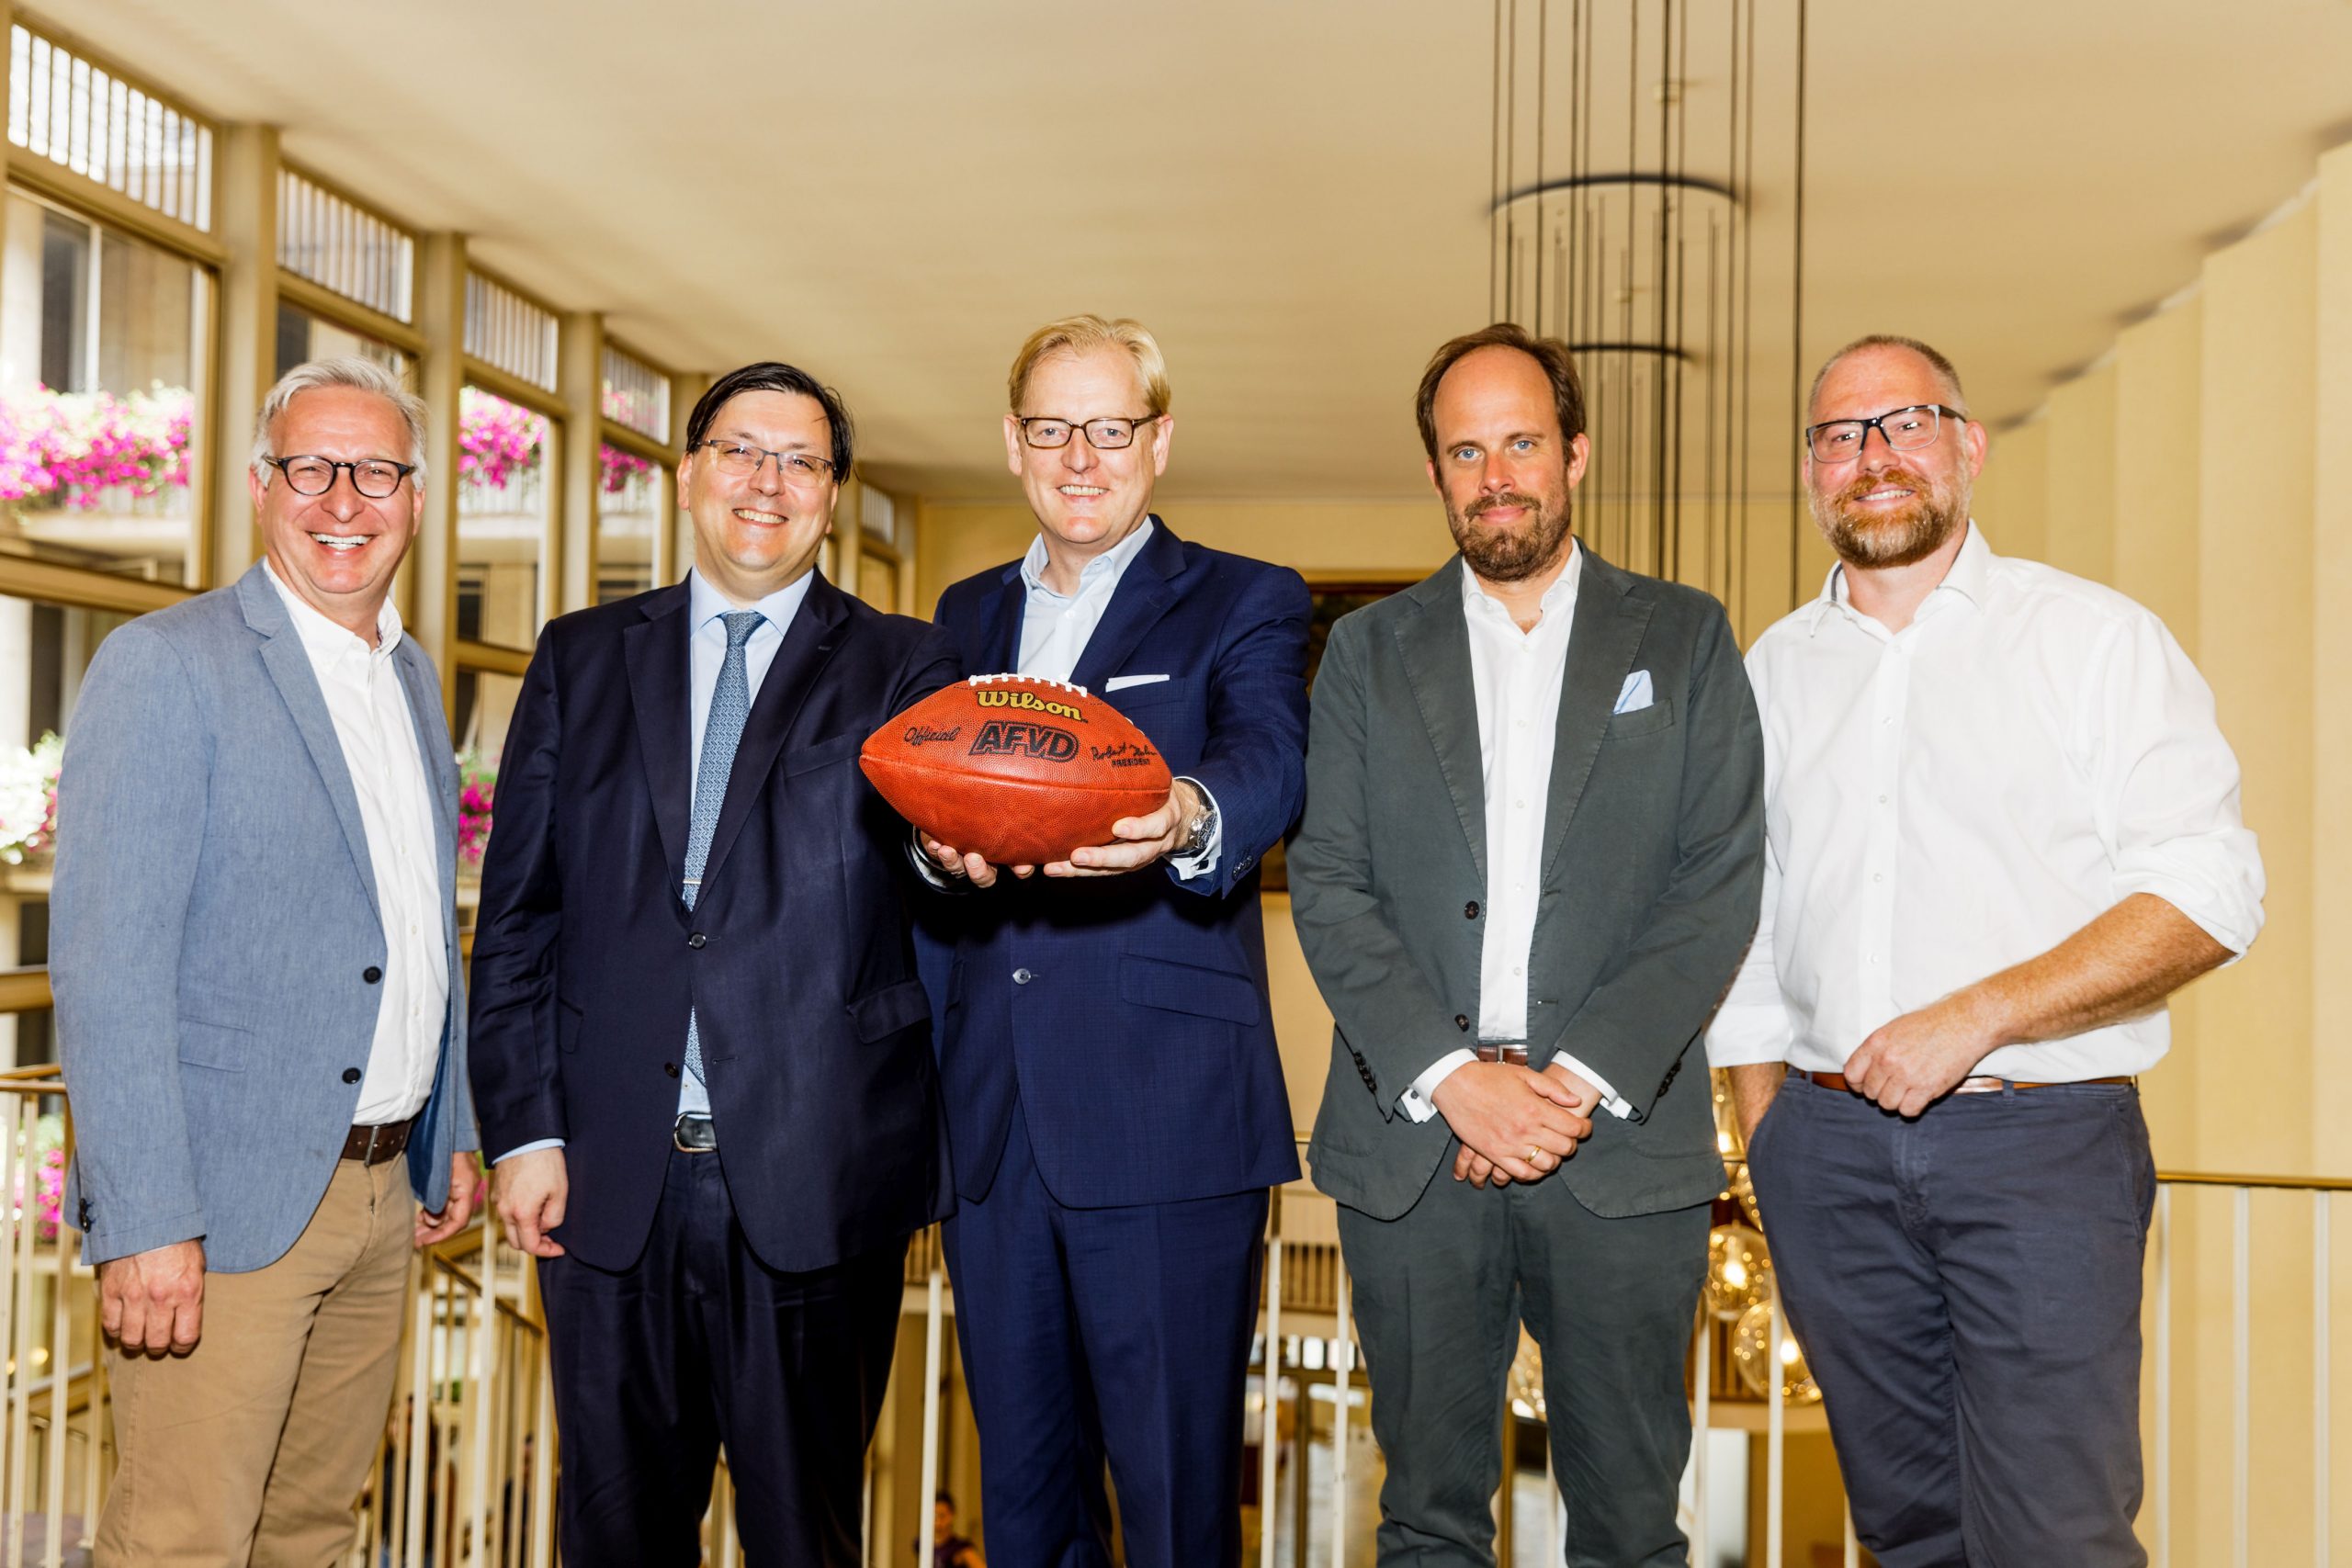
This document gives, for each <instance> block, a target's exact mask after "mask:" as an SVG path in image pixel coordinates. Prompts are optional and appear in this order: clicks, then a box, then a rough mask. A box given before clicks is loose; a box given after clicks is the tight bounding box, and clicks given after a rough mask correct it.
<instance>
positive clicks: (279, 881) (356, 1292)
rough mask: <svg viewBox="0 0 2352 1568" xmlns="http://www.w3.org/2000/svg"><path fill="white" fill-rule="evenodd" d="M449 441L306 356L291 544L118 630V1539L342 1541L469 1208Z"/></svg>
mask: <svg viewBox="0 0 2352 1568" xmlns="http://www.w3.org/2000/svg"><path fill="white" fill-rule="evenodd" d="M423 465H424V405H423V404H422V403H421V402H419V401H418V400H416V399H415V398H414V397H413V396H411V395H410V394H409V393H407V392H405V391H403V390H401V387H400V384H399V383H398V382H397V381H395V380H393V379H392V378H391V377H390V375H388V374H386V373H385V372H384V371H383V370H382V369H381V368H380V367H377V366H375V365H371V364H369V363H368V362H367V361H365V360H358V359H335V360H325V361H321V362H319V363H316V364H311V365H304V366H300V367H297V368H295V369H294V370H292V371H289V372H288V374H287V376H286V377H285V378H284V379H282V380H280V381H279V382H278V384H277V386H276V387H275V388H273V389H271V390H270V393H269V395H268V397H267V398H266V400H264V402H263V404H262V408H261V412H260V417H259V420H258V422H257V430H256V434H255V439H254V461H253V474H252V479H251V493H252V496H253V502H254V512H255V513H256V514H257V520H258V522H259V525H260V532H261V536H262V541H263V546H264V549H265V552H266V553H265V555H264V558H263V559H262V561H261V562H260V563H259V564H257V565H255V566H254V568H253V569H252V570H249V571H247V572H246V573H245V574H244V575H243V577H242V578H240V579H239V580H238V581H236V582H234V583H232V584H230V585H229V586H227V587H224V588H220V589H216V590H214V591H213V592H209V593H205V594H200V595H198V596H197V597H195V598H193V599H190V600H188V601H187V602H186V603H184V604H175V605H174V606H172V607H171V608H169V609H166V610H160V611H157V612H156V613H154V614H153V615H145V616H141V618H140V619H139V620H137V621H134V622H133V623H131V624H130V626H125V627H123V628H122V629H121V630H120V631H118V632H116V633H115V634H114V635H113V636H112V637H108V638H107V642H106V644H105V646H104V647H103V648H101V649H99V651H98V656H97V658H96V660H95V661H94V662H93V663H92V665H91V667H90V672H89V676H88V679H87V680H86V682H85V684H84V686H83V691H82V696H81V700H80V704H79V705H78V706H77V707H76V709H75V712H74V732H73V734H72V736H71V737H70V739H68V742H67V745H66V751H65V768H64V773H63V775H62V778H61V780H60V782H59V805H58V822H59V827H60V829H61V839H60V843H59V851H58V865H57V886H56V890H55V894H54V899H53V903H54V909H55V919H56V926H55V938H56V940H55V944H54V951H55V953H56V961H55V964H54V967H53V980H54V983H55V986H56V988H57V1010H58V1018H59V1022H60V1041H61V1043H62V1047H63V1060H64V1068H65V1078H66V1083H67V1086H68V1087H69V1089H71V1091H72V1097H73V1107H74V1122H75V1132H76V1134H77V1144H76V1147H75V1151H74V1193H73V1203H74V1215H75V1221H76V1224H77V1225H78V1226H79V1228H80V1229H81V1230H82V1231H83V1232H84V1233H85V1256H86V1257H87V1258H89V1260H90V1261H91V1262H93V1263H95V1264H96V1268H97V1288H98V1311H99V1321H100V1325H101V1326H102V1327H103V1328H104V1329H105V1331H106V1332H107V1335H108V1336H109V1337H111V1338H113V1339H114V1341H115V1343H116V1346H117V1349H116V1351H115V1353H114V1354H113V1355H112V1356H110V1357H109V1359H108V1362H107V1370H108V1373H109V1376H110V1377H111V1378H112V1380H113V1386H114V1430H115V1442H116V1448H117V1451H118V1453H119V1457H120V1461H121V1468H120V1470H119V1472H118V1473H117V1474H116V1476H115V1481H114V1488H113V1491H112V1493H111V1495H109V1497H108V1499H107V1510H106V1515H105V1517H104V1518H103V1519H102V1520H101V1521H100V1524H99V1529H98V1538H97V1554H98V1561H100V1562H107V1563H125V1564H128V1563H139V1564H142V1565H145V1564H158V1563H191V1564H193V1563H205V1564H214V1563H223V1562H246V1561H248V1559H249V1558H250V1560H251V1561H253V1562H268V1563H273V1564H289V1565H290V1564H300V1563H318V1564H323V1563H327V1562H334V1561H336V1560H338V1559H339V1558H340V1557H341V1556H342V1555H343V1553H344V1551H345V1550H346V1549H347V1548H348V1547H349V1544H350V1541H351V1537H352V1529H353V1522H352V1513H351V1506H352V1501H353V1499H354V1498H355V1497H356V1496H357V1495H358V1492H359V1486H360V1482H361V1480H362V1478H363V1477H364V1476H365V1475H366V1473H367V1471H368V1463H369V1461H370V1460H371V1458H372V1457H373V1455H374V1453H375V1451H376V1447H377V1444H378V1442H379V1438H380V1437H381V1434H382V1431H383V1427H384V1414H385V1410H386V1407H387V1405H388V1404H390V1399H391V1392H392V1382H393V1373H394V1371H395V1362H396V1360H397V1358H398V1352H399V1346H400V1337H401V1301H402V1298H403V1294H404V1292H405V1291H406V1288H407V1280H408V1254H409V1250H410V1248H411V1247H412V1246H416V1247H422V1246H425V1245H427V1244H429V1243H432V1242H435V1241H437V1240H440V1239H442V1238H443V1237H446V1236H448V1235H453V1234H454V1233H456V1232H457V1231H458V1229H459V1228H460V1227H462V1226H463V1225H464V1224H466V1222H467V1220H468V1218H469V1216H470V1214H471V1213H472V1210H473V1201H474V1196H475V1190H476V1188H477V1186H478V1185H479V1180H480V1179H479V1176H478V1174H477V1171H476V1166H475V1160H474V1156H473V1154H472V1153H471V1151H472V1149H473V1147H474V1145H475V1138H474V1125H473V1112H472V1109H471V1105H470V1103H469V1100H468V1097H467V1090H466V1071H465V1056H464V1041H465V1033H464V1026H463V1007H462V997H461V987H460V985H459V982H458V968H457V963H458V946H457V924H456V915H455V902H454V895H455V877H456V865H457V859H456V856H457V839H456V834H457V793H458V780H457V769H456V765H455V761H454V759H453V758H452V756H451V753H450V746H449V731H448V726H447V722H446V720H445V719H444V717H443V715H442V709H441V682H440V681H439V679H438V678H437V677H436V676H435V673H434V671H433V665H432V662H431V660H428V659H427V658H426V657H425V655H424V652H423V651H422V650H421V649H418V648H417V646H416V645H415V643H414V642H413V640H412V639H410V638H408V637H404V636H403V635H402V634H401V617H400V613H399V611H397V610H396V609H394V608H393V606H392V604H391V600H390V590H391V585H392V577H393V573H394V571H395V570H396V569H397V568H398V567H399V565H400V561H401V557H402V556H403V555H404V554H405V553H406V552H407V550H408V547H409V544H410V541H411V540H413V538H414V537H415V536H416V529H417V520H418V517H419V515H420V513H421V509H422V507H421V502H420V501H419V499H418V493H417V492H418V481H419V479H421V478H422V477H423V476H422V469H423ZM402 1156H405V1158H403V1157H402ZM420 1204H422V1206H423V1208H424V1211H425V1212H424V1213H419V1207H420Z"/></svg>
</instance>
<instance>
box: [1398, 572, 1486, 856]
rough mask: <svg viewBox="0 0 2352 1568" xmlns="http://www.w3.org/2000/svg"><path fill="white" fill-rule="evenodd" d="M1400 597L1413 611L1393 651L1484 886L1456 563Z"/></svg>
mask: <svg viewBox="0 0 2352 1568" xmlns="http://www.w3.org/2000/svg"><path fill="white" fill-rule="evenodd" d="M1405 592H1406V595H1407V597H1408V598H1410V599H1411V600H1413V602H1414V603H1415V604H1417V605H1419V610H1418V612H1417V613H1416V614H1413V615H1407V616H1405V617H1403V618H1402V619H1401V620H1399V621H1398V622H1397V631H1396V637H1397V652H1398V653H1400V654H1401V655H1403V657H1404V660H1405V678H1406V679H1407V680H1408V681H1409V682H1411V683H1412V687H1413V702H1414V705H1416V706H1417V707H1419V709H1420V714H1421V723H1422V725H1423V726H1425V727H1426V728H1428V730H1429V732H1430V746H1431V747H1433V748H1434V749H1435V750H1436V751H1437V764H1438V771H1439V772H1440V773H1442V774H1443V775H1444V778H1445V789H1446V793H1447V794H1448V795H1451V796H1452V797H1453V814H1454V816H1455V817H1457V818H1460V820H1461V823H1462V832H1463V836H1464V838H1466V839H1468V840H1470V858H1471V859H1472V860H1473V861H1474V862H1476V864H1477V867H1478V880H1479V881H1480V882H1481V883H1484V882H1486V881H1487V785H1486V770H1485V765H1484V753H1483V749H1482V748H1481V747H1480V745H1479V741H1478V690H1477V687H1476V684H1475V683H1474V682H1473V681H1472V680H1471V675H1470V626H1469V623H1468V622H1467V621H1465V620H1464V618H1463V614H1462V558H1461V557H1459V556H1456V557H1454V558H1453V559H1452V560H1449V561H1447V562H1446V563H1445V565H1443V566H1442V567H1440V568H1439V569H1438V570H1437V573H1436V575H1434V576H1432V577H1430V578H1427V579H1424V580H1423V581H1420V582H1418V583H1416V584H1414V585H1413V586H1412V587H1410V588H1408V589H1407V590H1405Z"/></svg>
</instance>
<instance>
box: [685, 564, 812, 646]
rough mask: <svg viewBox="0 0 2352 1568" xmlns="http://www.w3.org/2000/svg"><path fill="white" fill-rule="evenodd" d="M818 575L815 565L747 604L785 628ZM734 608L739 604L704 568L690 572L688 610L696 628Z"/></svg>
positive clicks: (777, 628) (777, 627)
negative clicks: (713, 582) (715, 584)
mask: <svg viewBox="0 0 2352 1568" xmlns="http://www.w3.org/2000/svg"><path fill="white" fill-rule="evenodd" d="M816 576H817V569H816V568H814V567H811V568H809V570H807V571H804V572H802V573H801V574H800V575H799V576H798V577H796V578H794V579H793V580H792V581H790V582H787V583H786V584H785V585H784V586H783V587H782V588H779V589H777V590H776V591H775V592H773V593H771V594H769V595H768V596H767V597H766V598H764V599H762V600H760V601H758V602H757V603H756V604H749V605H746V606H745V608H747V609H752V610H757V611H758V612H759V613H760V614H761V615H764V616H766V617H767V620H768V624H769V625H771V626H775V629H776V630H777V631H779V632H781V631H783V630H784V629H785V628H786V627H787V626H791V625H792V617H793V616H794V615H796V614H797V613H798V611H799V609H800V602H801V601H802V600H803V599H806V598H808V597H809V583H810V582H811V581H815V579H816ZM734 609H735V606H734V605H733V604H729V603H728V602H727V595H725V594H724V593H721V592H719V591H718V589H716V588H713V587H712V586H711V585H710V582H709V580H707V578H705V577H704V576H703V574H702V569H701V568H699V567H697V568H695V569H694V570H691V571H689V572H687V573H686V610H687V613H688V614H689V615H692V616H693V617H694V626H693V629H694V630H695V631H700V630H702V628H703V626H704V625H705V624H706V623H707V622H709V621H712V620H715V619H717V618H718V616H720V615H728V614H730V613H732V612H733V610H734ZM755 629H756V628H755Z"/></svg>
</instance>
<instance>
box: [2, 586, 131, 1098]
mask: <svg viewBox="0 0 2352 1568" xmlns="http://www.w3.org/2000/svg"><path fill="white" fill-rule="evenodd" d="M129 619H130V616H128V615H114V614H110V613H107V612H104V611H98V610H75V609H69V608H67V607H65V606H64V605H62V604H39V603H36V602H34V601H32V600H29V599H13V598H6V597H0V969H25V968H38V967H40V965H42V964H47V963H48V962H49V879H50V870H51V864H52V861H53V854H54V851H55V847H56V844H55V834H56V813H57V763H58V758H59V756H60V754H61V752H62V750H63V745H62V739H61V737H62V736H63V735H64V733H65V730H66V726H67V723H68V720H69V719H70V718H71V716H72V715H73V711H74V701H75V699H77V698H78V697H79V696H80V695H81V692H82V677H83V674H84V673H85V671H87V670H88V669H89V667H90V659H91V657H92V656H93V655H94V654H96V652H97V649H98V644H99V642H100V641H101V640H103V639H104V638H105V637H106V636H107V633H109V632H111V631H113V630H114V629H115V627H117V626H121V625H122V624H123V623H124V622H125V621H128V620H129ZM56 1059H57V1055H56V1047H55V1044H54V1043H53V1039H52V1037H51V1032H50V1029H49V1019H48V1014H46V1013H18V1014H16V1015H14V1017H13V1018H11V1017H10V1016H9V1015H6V1014H0V1066H29V1065H31V1064H32V1063H35V1062H51V1061H55V1060H56Z"/></svg>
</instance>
